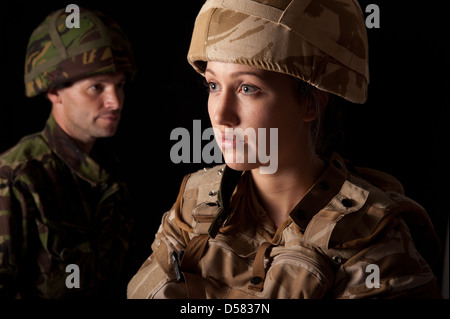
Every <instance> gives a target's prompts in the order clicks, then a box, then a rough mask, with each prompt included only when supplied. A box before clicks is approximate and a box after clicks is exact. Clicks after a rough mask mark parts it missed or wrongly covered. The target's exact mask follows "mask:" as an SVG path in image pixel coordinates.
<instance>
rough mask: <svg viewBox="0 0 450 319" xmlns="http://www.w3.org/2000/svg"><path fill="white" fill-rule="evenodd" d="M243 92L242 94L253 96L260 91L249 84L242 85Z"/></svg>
mask: <svg viewBox="0 0 450 319" xmlns="http://www.w3.org/2000/svg"><path fill="white" fill-rule="evenodd" d="M241 91H242V93H244V94H245V95H251V94H255V93H257V92H258V89H257V88H256V87H254V86H253V85H249V84H242V85H241Z"/></svg>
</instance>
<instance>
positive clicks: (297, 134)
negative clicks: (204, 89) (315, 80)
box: [205, 62, 314, 173]
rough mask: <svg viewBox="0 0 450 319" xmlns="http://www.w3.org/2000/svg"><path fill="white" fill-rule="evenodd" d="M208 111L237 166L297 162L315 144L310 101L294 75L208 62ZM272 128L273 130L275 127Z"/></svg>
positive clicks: (232, 163) (228, 158) (273, 166)
mask: <svg viewBox="0 0 450 319" xmlns="http://www.w3.org/2000/svg"><path fill="white" fill-rule="evenodd" d="M205 78H206V81H207V83H208V85H209V91H210V94H209V99H208V112H209V116H210V119H211V123H212V126H213V128H214V131H215V135H216V141H217V143H218V144H219V147H220V148H221V150H222V153H223V154H224V159H225V162H226V163H227V164H228V166H230V167H231V168H233V169H237V170H250V169H254V168H258V167H261V166H263V167H266V169H267V168H268V167H271V169H270V170H267V172H266V173H275V172H276V171H277V169H278V168H281V167H282V166H283V165H286V164H288V163H289V162H293V161H294V160H295V156H296V155H297V154H301V152H302V150H304V147H307V146H308V145H309V132H308V128H309V125H308V123H309V122H311V121H312V120H314V118H312V117H311V115H309V114H308V113H307V112H306V109H307V108H306V105H305V102H304V101H303V100H302V99H301V98H300V97H299V95H298V94H297V93H296V86H295V81H294V79H293V78H292V77H291V76H288V75H285V74H282V73H276V72H270V71H265V70H261V69H257V68H252V67H249V66H244V65H240V64H234V63H222V62H208V64H207V68H206V71H205ZM271 128H272V130H270V129H271Z"/></svg>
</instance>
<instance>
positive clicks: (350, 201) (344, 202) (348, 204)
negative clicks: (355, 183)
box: [341, 198, 355, 208]
mask: <svg viewBox="0 0 450 319" xmlns="http://www.w3.org/2000/svg"><path fill="white" fill-rule="evenodd" d="M341 203H342V205H343V206H344V207H346V208H350V207H352V206H354V205H355V201H354V200H353V199H350V198H344V199H343V200H341Z"/></svg>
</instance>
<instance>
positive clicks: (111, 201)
mask: <svg viewBox="0 0 450 319" xmlns="http://www.w3.org/2000/svg"><path fill="white" fill-rule="evenodd" d="M100 144H101V142H97V143H96V144H95V146H94V149H93V152H92V157H90V156H88V155H86V154H84V153H83V152H82V151H81V150H80V149H79V148H78V147H77V146H76V145H75V143H74V142H73V141H72V140H71V139H70V138H69V136H68V135H66V134H65V133H64V132H63V131H62V130H61V128H60V127H59V126H58V125H57V124H56V122H55V121H54V119H53V118H52V117H50V118H49V120H48V122H47V124H46V125H45V129H44V130H43V132H41V133H37V134H34V135H30V136H27V137H25V138H23V139H22V140H21V141H20V142H19V143H18V144H17V145H16V146H15V147H13V148H12V149H10V150H9V151H7V152H6V153H4V154H3V155H2V156H1V157H0V295H1V296H2V297H21V298H75V297H85V298H89V297H99V298H113V297H121V296H122V294H124V291H125V287H124V286H123V284H124V283H126V281H127V278H128V277H127V276H126V274H125V272H126V271H127V270H128V271H130V269H127V267H128V266H127V264H126V260H127V251H128V249H129V246H130V243H129V240H130V229H131V222H130V218H129V216H128V215H127V213H129V212H126V210H125V209H126V204H127V190H126V188H125V186H124V184H123V183H122V182H121V181H120V179H118V177H117V172H116V171H115V170H116V164H117V163H116V161H115V158H114V157H113V156H111V155H110V152H109V151H108V149H107V148H103V149H102V148H101V145H100ZM69 264H76V265H77V266H78V267H79V270H80V272H79V274H80V288H71V289H68V288H67V287H66V283H65V282H66V277H67V276H68V275H69V274H71V272H69V271H68V272H66V266H67V265H69Z"/></svg>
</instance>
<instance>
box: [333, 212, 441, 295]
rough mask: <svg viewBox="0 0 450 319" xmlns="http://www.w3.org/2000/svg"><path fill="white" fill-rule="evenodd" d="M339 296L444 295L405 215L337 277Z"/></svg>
mask: <svg viewBox="0 0 450 319" xmlns="http://www.w3.org/2000/svg"><path fill="white" fill-rule="evenodd" d="M336 286H337V287H338V289H337V290H338V293H337V296H336V297H337V298H351V299H361V298H441V294H440V292H439V288H438V285H437V284H436V278H435V276H434V274H433V272H432V270H431V268H430V267H429V265H428V264H427V263H426V261H425V260H424V258H423V257H422V256H421V255H420V254H419V252H418V251H417V249H416V247H415V245H414V242H413V239H412V237H411V234H410V232H409V229H408V227H407V225H406V224H405V222H404V221H403V219H402V218H401V217H397V218H396V219H395V220H394V221H393V224H392V226H391V227H390V228H389V229H388V230H387V231H386V232H385V233H384V234H383V235H382V237H381V238H380V240H379V241H377V242H376V243H375V244H373V245H371V246H369V247H367V248H366V249H363V250H362V251H360V252H359V253H357V254H356V255H355V256H354V257H352V258H350V259H349V260H348V261H347V262H345V264H344V265H343V266H342V267H341V268H340V269H339V270H338V272H337V276H336Z"/></svg>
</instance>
